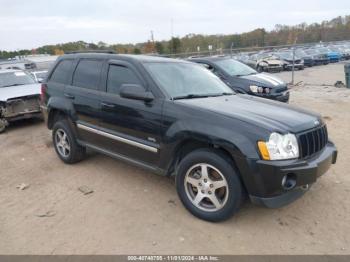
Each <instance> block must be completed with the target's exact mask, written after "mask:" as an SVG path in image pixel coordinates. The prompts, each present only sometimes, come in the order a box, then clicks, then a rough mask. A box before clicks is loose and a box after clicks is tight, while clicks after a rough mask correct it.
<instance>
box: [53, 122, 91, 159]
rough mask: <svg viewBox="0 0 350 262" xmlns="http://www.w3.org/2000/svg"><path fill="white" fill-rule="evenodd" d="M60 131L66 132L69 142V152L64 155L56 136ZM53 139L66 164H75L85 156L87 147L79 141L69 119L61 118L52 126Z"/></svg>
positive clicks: (59, 155) (57, 151)
mask: <svg viewBox="0 0 350 262" xmlns="http://www.w3.org/2000/svg"><path fill="white" fill-rule="evenodd" d="M58 132H64V133H65V134H66V138H67V142H68V144H69V148H70V150H69V153H68V154H67V155H66V156H64V155H63V154H62V153H61V152H60V149H59V146H58V145H57V140H56V136H57V133H58ZM52 141H53V145H54V148H55V151H56V153H57V155H58V157H59V158H60V159H61V160H62V161H63V162H64V163H66V164H74V163H77V162H79V161H81V160H83V159H84V158H85V155H86V149H85V147H82V146H80V145H79V144H78V143H77V140H76V135H75V132H74V130H73V129H72V124H71V123H70V122H69V121H68V120H67V119H59V120H58V121H57V122H55V124H54V125H53V128H52Z"/></svg>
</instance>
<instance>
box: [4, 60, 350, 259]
mask: <svg viewBox="0 0 350 262" xmlns="http://www.w3.org/2000/svg"><path fill="white" fill-rule="evenodd" d="M277 75H279V76H280V77H281V78H283V79H284V80H286V81H290V76H291V73H290V72H284V73H280V74H277ZM337 80H341V81H343V82H344V73H343V66H342V64H336V65H329V66H322V67H314V68H311V69H306V70H304V71H300V72H296V82H299V81H303V82H302V83H301V84H300V85H299V86H297V87H293V88H292V90H291V102H290V103H291V104H292V105H297V106H301V107H304V108H308V109H311V110H314V111H317V112H320V113H321V114H322V115H323V116H324V117H325V119H326V121H327V123H328V129H329V133H330V137H331V138H332V140H333V141H334V142H335V143H336V145H337V146H338V149H339V158H338V163H337V164H336V165H335V166H333V167H332V169H331V170H330V171H329V172H328V173H327V174H326V175H325V176H323V177H322V178H321V179H319V181H318V182H317V183H316V184H315V185H314V186H313V187H312V188H311V190H310V191H309V192H308V193H307V194H305V195H304V197H303V198H301V199H299V200H298V201H296V202H295V203H293V204H291V205H289V206H287V207H284V208H280V209H265V208H261V207H257V206H254V205H251V204H249V203H246V204H245V205H244V206H243V207H242V209H241V211H240V212H239V213H238V215H236V216H235V217H233V218H232V219H230V220H229V221H226V222H224V223H219V224H212V223H208V222H204V221H201V220H199V219H197V218H194V217H193V216H191V215H190V213H188V212H187V211H186V210H185V208H184V207H183V206H182V205H181V203H180V201H179V199H178V197H177V195H176V191H175V186H174V181H173V180H172V179H169V178H165V177H160V176H157V175H153V174H151V173H149V172H146V171H143V170H141V169H139V168H135V167H133V166H130V165H127V164H125V163H122V162H120V161H117V160H114V159H111V158H109V157H106V156H103V155H99V154H90V156H89V158H88V159H87V160H85V161H83V162H81V163H79V164H77V165H73V166H68V165H64V164H63V163H62V162H61V161H60V160H59V159H58V158H57V157H56V154H55V152H54V149H53V147H52V144H51V137H50V132H49V131H48V130H47V129H46V128H45V125H44V124H43V123H42V122H38V121H27V122H20V123H17V124H15V125H13V126H12V127H10V128H9V129H8V131H7V132H6V133H5V134H2V135H0V147H1V151H0V253H1V254H339V253H340V254H350V178H349V170H350V146H349V144H350V135H349V132H350V89H345V88H335V87H332V85H334V83H335V82H336V81H337ZM22 183H24V184H26V185H29V187H28V188H26V189H24V190H20V189H18V188H16V187H17V186H18V185H20V184H22ZM83 185H85V186H88V187H89V188H91V189H93V190H94V192H93V193H91V194H88V195H84V194H83V193H81V192H80V191H79V190H78V187H80V186H83Z"/></svg>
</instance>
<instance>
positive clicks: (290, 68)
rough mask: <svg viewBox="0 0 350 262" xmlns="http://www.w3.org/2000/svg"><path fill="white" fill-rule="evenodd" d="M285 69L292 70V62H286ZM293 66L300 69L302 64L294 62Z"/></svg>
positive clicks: (302, 66)
mask: <svg viewBox="0 0 350 262" xmlns="http://www.w3.org/2000/svg"><path fill="white" fill-rule="evenodd" d="M284 68H285V69H286V70H293V64H287V65H285V66H284ZM294 68H296V69H301V68H304V64H294Z"/></svg>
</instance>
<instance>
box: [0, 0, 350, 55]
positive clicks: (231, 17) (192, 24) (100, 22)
mask: <svg viewBox="0 0 350 262" xmlns="http://www.w3.org/2000/svg"><path fill="white" fill-rule="evenodd" d="M344 15H350V0H333V1H330V0H302V1H300V0H291V1H290V0H245V1H241V0H240V1H235V0H231V1H229V0H187V1H186V0H149V1H145V0H122V1H120V0H98V1H96V0H89V1H87V0H56V1H48V0H30V1H28V0H0V50H18V49H32V48H35V47H39V46H42V45H47V44H57V43H65V42H70V41H78V40H83V41H86V42H94V43H97V42H99V41H103V42H106V43H108V44H114V43H137V42H145V41H147V40H148V39H150V35H151V33H150V32H151V30H152V31H153V33H154V38H155V40H168V39H170V38H171V36H172V34H173V35H174V36H180V37H182V36H185V35H187V34H190V33H195V34H233V33H242V32H247V31H250V30H253V29H256V28H262V27H263V28H266V29H267V30H271V29H273V28H274V26H275V25H276V24H285V25H296V24H300V23H302V22H306V23H313V22H321V21H323V20H330V19H332V18H335V17H337V16H344ZM171 21H173V23H172V22H171ZM172 24H173V26H171V25H172ZM172 32H173V33H172Z"/></svg>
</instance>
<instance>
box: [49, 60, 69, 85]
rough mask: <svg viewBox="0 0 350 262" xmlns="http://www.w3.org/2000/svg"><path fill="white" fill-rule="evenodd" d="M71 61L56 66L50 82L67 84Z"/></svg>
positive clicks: (64, 61)
mask: <svg viewBox="0 0 350 262" xmlns="http://www.w3.org/2000/svg"><path fill="white" fill-rule="evenodd" d="M72 64H73V61H72V60H63V61H61V62H60V63H59V64H58V66H56V69H55V71H54V72H53V74H52V76H51V78H50V81H53V82H56V83H61V84H67V82H68V78H69V76H70V72H71V68H72Z"/></svg>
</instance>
